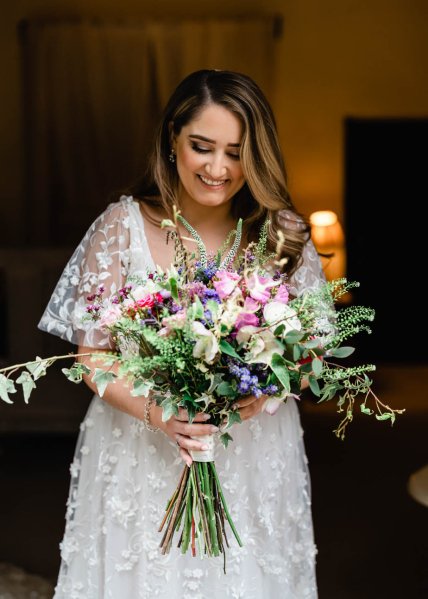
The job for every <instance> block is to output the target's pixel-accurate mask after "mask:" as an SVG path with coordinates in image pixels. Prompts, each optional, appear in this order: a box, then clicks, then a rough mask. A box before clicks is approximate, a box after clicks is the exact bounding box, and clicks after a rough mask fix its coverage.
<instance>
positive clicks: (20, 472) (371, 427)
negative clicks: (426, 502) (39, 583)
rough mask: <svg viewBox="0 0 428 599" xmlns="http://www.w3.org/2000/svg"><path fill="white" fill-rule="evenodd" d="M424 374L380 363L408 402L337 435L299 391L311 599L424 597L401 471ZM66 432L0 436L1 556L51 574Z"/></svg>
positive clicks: (419, 534) (417, 421)
mask: <svg viewBox="0 0 428 599" xmlns="http://www.w3.org/2000/svg"><path fill="white" fill-rule="evenodd" d="M426 374H427V368H426V367H422V366H421V367H405V366H402V367H400V366H397V365H395V366H390V367H388V366H383V367H380V368H379V369H378V373H377V374H376V377H375V388H376V390H377V392H378V395H380V397H381V398H382V400H383V401H384V402H386V403H389V404H390V405H391V406H393V407H406V408H407V412H406V413H405V414H404V415H403V416H401V417H399V418H398V420H397V422H396V423H395V425H394V426H393V427H391V426H390V424H389V423H388V422H378V421H376V420H374V419H373V418H371V417H367V416H363V415H359V416H357V417H356V418H355V420H354V422H353V423H352V424H351V426H350V428H349V430H348V433H347V438H346V439H345V441H339V440H338V439H337V438H336V437H335V436H334V435H333V434H332V432H331V431H332V430H333V428H335V426H336V425H337V423H338V418H339V415H338V414H336V412H335V406H334V404H332V403H330V404H323V405H316V404H314V403H313V402H312V400H310V399H309V398H305V399H304V401H302V404H301V415H302V424H303V428H304V430H305V436H304V438H305V444H306V450H307V454H308V459H309V467H310V471H311V477H312V496H313V518H314V526H315V536H316V543H317V546H318V552H319V553H318V556H317V575H318V585H319V597H320V599H357V598H358V599H422V598H424V599H426V598H427V597H428V508H426V507H424V506H422V505H420V504H418V503H417V502H416V501H415V500H413V499H412V498H411V497H410V495H409V494H408V492H407V481H408V477H409V476H410V475H411V474H412V472H414V471H415V470H417V469H419V468H421V467H422V466H424V465H425V464H426V463H427V462H428V443H427V439H428V384H427V382H426V379H427V376H426ZM75 441H76V435H47V434H46V433H44V434H42V435H35V434H31V435H16V434H14V435H13V436H8V435H5V434H3V435H2V436H1V437H0V485H1V493H0V531H1V534H0V562H10V563H13V564H15V565H16V566H19V567H22V568H24V569H25V570H27V571H29V572H33V573H35V574H39V575H42V576H45V577H48V578H51V579H52V580H54V579H55V577H56V573H57V569H58V565H59V552H58V544H59V542H60V539H61V536H62V532H63V523H64V511H65V501H66V497H67V493H68V483H69V470H68V468H69V464H70V462H71V459H72V455H73V450H74V444H75ZM261 599H263V598H261ZM267 599H276V598H267Z"/></svg>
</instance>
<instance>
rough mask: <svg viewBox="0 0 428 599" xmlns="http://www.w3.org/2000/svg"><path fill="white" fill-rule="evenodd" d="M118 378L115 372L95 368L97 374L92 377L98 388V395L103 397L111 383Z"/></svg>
mask: <svg viewBox="0 0 428 599" xmlns="http://www.w3.org/2000/svg"><path fill="white" fill-rule="evenodd" d="M116 378H117V375H116V374H115V373H114V372H111V371H108V372H106V371H105V370H103V369H102V368H95V374H94V376H93V377H92V379H91V380H92V382H93V383H95V385H96V386H97V390H98V395H99V396H100V397H102V396H103V395H104V392H105V390H106V387H107V385H108V384H109V383H111V382H113V381H114V380H115V379H116Z"/></svg>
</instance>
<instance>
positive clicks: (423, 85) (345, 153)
mask: <svg viewBox="0 0 428 599" xmlns="http://www.w3.org/2000/svg"><path fill="white" fill-rule="evenodd" d="M427 67H428V3H427V2H426V0H371V1H369V0H324V1H323V2H321V1H319V0H305V1H299V0H264V1H263V2H261V1H260V2H259V1H256V0H234V2H230V1H225V0H216V2H211V1H209V0H205V1H204V2H197V1H196V0H181V2H179V3H177V2H175V1H174V0H156V2H155V1H154V0H123V1H122V2H121V3H120V4H119V3H118V2H114V1H113V0H92V1H91V2H83V1H81V0H73V1H72V0H50V1H49V0H16V2H14V3H6V2H3V3H2V6H1V18H0V69H1V72H2V73H3V86H2V88H3V92H2V94H1V96H0V106H1V110H0V130H1V144H0V367H1V366H2V365H7V364H11V363H15V362H18V361H26V360H29V359H31V358H32V357H33V356H35V355H40V356H49V355H54V354H58V353H68V352H70V351H71V350H72V347H71V346H69V345H68V344H66V343H63V342H61V341H60V340H57V339H56V338H53V337H52V338H50V337H51V336H50V335H47V334H46V333H41V332H40V331H38V330H37V328H36V325H37V322H38V320H39V319H40V316H41V314H42V312H43V310H44V307H45V305H46V303H47V301H48V299H49V297H50V294H51V293H52V290H53V287H54V285H55V283H56V281H57V279H58V277H59V275H60V273H61V271H62V269H63V267H64V266H65V263H66V261H67V259H68V258H69V257H70V255H71V253H72V251H73V250H74V248H75V246H76V245H77V243H78V242H79V241H80V239H81V237H82V236H83V234H84V233H85V231H86V230H87V228H88V227H89V225H90V223H91V222H92V221H93V219H94V218H95V217H96V216H97V215H98V214H99V213H100V212H101V211H102V210H103V209H104V208H105V207H106V205H107V204H108V203H109V202H110V201H114V200H115V199H116V198H117V195H116V193H117V190H120V189H122V188H123V187H126V186H127V185H128V184H129V183H130V182H132V181H133V180H134V179H135V178H136V177H138V175H139V174H140V172H141V170H142V169H144V164H145V158H146V154H147V151H148V149H149V148H150V145H151V143H152V141H151V140H152V135H153V128H154V125H155V123H156V120H157V118H158V116H159V114H160V111H161V109H162V107H163V106H164V104H165V102H166V100H167V99H168V97H169V95H170V93H171V92H172V91H173V89H174V88H175V86H176V85H177V83H178V82H179V81H180V80H181V79H182V78H183V77H184V76H185V75H187V74H188V73H190V72H191V71H193V70H196V69H199V68H220V69H232V70H237V71H242V72H244V73H246V74H248V75H250V76H252V77H253V78H254V79H255V80H256V81H257V83H259V85H260V86H261V87H262V89H263V90H264V91H265V93H266V95H267V97H268V99H269V100H270V102H271V104H272V107H273V109H274V112H275V114H276V117H277V124H278V129H279V134H280V140H281V144H282V148H283V152H284V156H285V159H286V164H287V167H288V174H289V185H290V190H291V193H292V197H293V199H294V202H295V204H296V206H297V207H298V209H299V210H300V211H301V212H303V213H304V214H306V215H307V216H308V217H311V220H312V222H313V224H314V241H315V242H316V244H317V246H318V247H319V249H320V251H331V252H333V257H331V258H328V259H323V266H324V268H325V272H326V275H327V277H329V278H333V277H334V276H338V275H342V274H346V275H347V276H348V277H349V278H350V279H355V280H358V281H360V283H361V287H360V288H359V289H358V290H355V292H354V293H353V294H352V297H350V298H347V300H348V301H351V302H352V301H355V302H358V303H363V304H366V305H370V306H373V307H374V308H375V309H376V312H377V315H376V320H375V322H374V323H373V334H372V335H371V336H366V337H363V336H361V338H358V339H356V340H355V343H356V344H357V347H358V349H357V352H356V354H355V356H356V359H357V360H359V361H360V362H367V361H373V362H375V363H376V364H377V366H378V369H377V372H376V375H375V377H374V378H375V388H376V391H377V393H378V395H379V396H380V397H381V398H382V400H383V401H384V403H389V404H390V405H391V406H392V407H395V408H400V407H406V410H407V411H406V413H405V414H404V415H403V416H401V417H399V418H398V421H397V422H396V424H395V425H394V427H393V428H391V427H390V425H389V424H387V423H378V422H377V421H375V420H374V419H372V418H368V417H367V416H364V415H361V416H360V417H359V416H357V417H356V419H355V422H354V423H353V424H352V426H351V429H350V430H349V432H348V433H347V438H346V440H345V441H343V442H342V441H339V440H338V439H336V438H335V436H334V435H333V434H332V432H331V431H332V429H333V428H335V426H336V425H337V423H338V421H339V418H340V416H339V415H338V414H337V413H336V411H335V405H334V404H333V403H332V402H330V403H331V405H329V404H326V405H316V404H315V403H314V400H313V398H311V397H309V396H306V397H305V398H304V399H305V401H302V404H301V414H302V420H303V427H304V429H305V441H306V447H307V453H308V458H309V465H310V469H311V476H312V492H313V515H314V525H315V535H316V542H317V544H318V548H319V555H318V562H317V568H318V580H319V593H320V598H321V599H336V598H337V599H342V598H343V599H347V598H357V597H358V598H370V599H371V598H373V599H374V598H376V599H383V598H385V599H386V598H388V599H391V598H396V597H397V598H403V597H405V598H406V599H407V598H411V599H413V598H415V599H416V598H419V597H427V596H428V499H427V496H428V490H427V487H426V486H425V485H428V483H424V479H423V476H422V475H420V476H419V474H420V473H421V472H422V473H423V471H422V470H421V469H422V468H423V467H424V466H425V464H426V463H428V450H427V429H428V402H427V400H428V385H427V382H426V378H427V374H428V372H427V365H428V352H427V344H426V341H425V335H424V332H425V328H426V325H425V320H426V315H425V312H424V309H425V294H424V292H423V291H422V290H421V288H422V287H423V279H424V273H425V270H426V261H427V257H428V256H427V250H426V236H427V234H426V231H427V220H426V216H427V215H426V204H427V199H428V198H427V192H426V175H427V163H428V160H427V159H428V155H427V154H428V152H427V142H426V140H427V133H428V79H427V75H426V73H427ZM320 211H329V215H327V217H325V215H324V217H323V216H322V215H321V217H319V215H318V218H317V215H316V214H314V213H319V212H320ZM332 225H334V227H332ZM89 400H90V392H89V391H88V390H86V389H85V388H83V387H75V386H74V385H71V383H69V382H68V381H66V379H65V377H63V375H62V374H61V373H60V371H59V369H58V370H57V371H55V372H52V373H50V375H49V376H48V377H46V379H44V380H43V379H42V380H41V381H40V383H39V385H38V389H37V390H36V392H35V393H34V394H33V395H32V397H31V400H30V404H29V405H28V406H27V405H25V404H24V402H23V400H22V398H21V397H16V399H15V405H14V406H10V405H6V404H5V403H3V402H1V405H0V485H1V489H2V492H1V494H0V530H1V535H0V596H2V595H1V593H2V592H5V591H4V589H5V588H7V587H8V585H9V587H10V588H11V585H12V586H13V585H14V588H15V590H14V591H13V593H15V594H12V595H11V596H12V597H17V598H18V597H21V596H22V597H26V596H27V595H25V591H23V590H22V591H19V590H18V589H19V587H20V586H21V587H22V589H24V588H29V587H31V586H33V587H34V588H36V587H37V588H39V589H41V588H42V587H43V585H45V586H44V587H43V588H45V591H43V592H44V593H45V595H43V596H46V597H49V596H50V591H49V583H52V581H54V580H55V578H56V574H57V569H58V566H59V550H58V543H59V541H60V540H61V536H62V533H63V527H64V513H65V501H66V498H67V493H68V482H69V479H68V477H69V471H68V468H69V464H70V462H71V460H72V455H73V449H74V444H75V442H76V437H77V433H78V429H79V423H80V421H81V419H82V418H83V416H84V413H85V410H86V408H87V406H88V403H89ZM416 474H418V476H416ZM409 481H410V482H409ZM13 568H16V570H14V569H13ZM24 572H26V573H27V574H28V577H26V575H25V574H24ZM31 575H33V576H38V577H39V578H30V576H31ZM20 577H21V578H20ZM2 585H3V586H2ZM26 585H27V586H26ZM19 593H21V594H19ZM22 593H24V594H22ZM41 593H42V591H41ZM28 596H29V595H28ZM41 596H42V595H41Z"/></svg>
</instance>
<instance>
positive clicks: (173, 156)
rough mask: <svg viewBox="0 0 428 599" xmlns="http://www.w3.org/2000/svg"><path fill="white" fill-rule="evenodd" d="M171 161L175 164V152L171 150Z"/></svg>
mask: <svg viewBox="0 0 428 599" xmlns="http://www.w3.org/2000/svg"><path fill="white" fill-rule="evenodd" d="M169 161H170V162H173V163H174V162H175V152H174V150H171V153H170V155H169Z"/></svg>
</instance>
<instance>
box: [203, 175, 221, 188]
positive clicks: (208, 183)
mask: <svg viewBox="0 0 428 599" xmlns="http://www.w3.org/2000/svg"><path fill="white" fill-rule="evenodd" d="M199 176H200V178H201V179H202V181H203V182H204V183H206V184H207V185H213V186H214V185H222V184H223V183H224V181H213V180H212V179H206V178H205V177H203V176H202V175H199Z"/></svg>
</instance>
